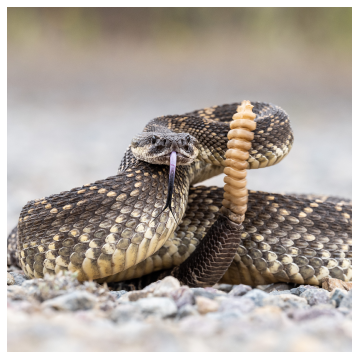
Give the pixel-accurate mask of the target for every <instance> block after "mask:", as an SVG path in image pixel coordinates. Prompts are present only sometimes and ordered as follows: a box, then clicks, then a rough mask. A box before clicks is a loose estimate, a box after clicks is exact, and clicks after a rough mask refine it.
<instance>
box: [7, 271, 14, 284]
mask: <svg viewBox="0 0 359 359" xmlns="http://www.w3.org/2000/svg"><path fill="white" fill-rule="evenodd" d="M14 284H15V279H14V277H13V276H12V275H11V274H10V273H7V285H14Z"/></svg>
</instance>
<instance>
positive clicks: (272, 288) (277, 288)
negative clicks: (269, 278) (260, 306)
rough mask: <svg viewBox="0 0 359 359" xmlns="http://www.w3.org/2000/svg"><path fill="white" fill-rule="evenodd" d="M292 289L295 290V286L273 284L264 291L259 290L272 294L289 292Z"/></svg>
mask: <svg viewBox="0 0 359 359" xmlns="http://www.w3.org/2000/svg"><path fill="white" fill-rule="evenodd" d="M257 288H258V287H257ZM292 288H293V285H289V284H287V283H272V284H269V285H268V286H266V288H264V289H262V288H258V289H261V290H263V291H264V292H266V293H271V292H273V291H287V290H288V291H289V290H290V289H292Z"/></svg>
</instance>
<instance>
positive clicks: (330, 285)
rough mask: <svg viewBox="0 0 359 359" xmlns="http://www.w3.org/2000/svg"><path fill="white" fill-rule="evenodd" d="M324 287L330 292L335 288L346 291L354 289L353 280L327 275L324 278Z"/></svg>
mask: <svg viewBox="0 0 359 359" xmlns="http://www.w3.org/2000/svg"><path fill="white" fill-rule="evenodd" d="M322 287H323V289H326V290H328V291H329V292H331V291H333V290H334V289H335V288H339V289H345V290H346V291H349V290H350V289H352V282H344V281H342V280H340V279H335V278H329V277H327V278H324V280H323V283H322Z"/></svg>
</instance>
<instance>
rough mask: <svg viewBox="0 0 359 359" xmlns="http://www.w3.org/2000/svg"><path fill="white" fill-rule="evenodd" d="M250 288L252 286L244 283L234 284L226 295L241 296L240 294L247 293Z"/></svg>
mask: <svg viewBox="0 0 359 359" xmlns="http://www.w3.org/2000/svg"><path fill="white" fill-rule="evenodd" d="M251 290H252V287H250V286H249V285H244V284H240V285H234V286H233V288H232V290H231V291H230V292H229V294H228V295H230V296H233V297H241V296H242V295H244V294H246V293H248V292H249V291H251Z"/></svg>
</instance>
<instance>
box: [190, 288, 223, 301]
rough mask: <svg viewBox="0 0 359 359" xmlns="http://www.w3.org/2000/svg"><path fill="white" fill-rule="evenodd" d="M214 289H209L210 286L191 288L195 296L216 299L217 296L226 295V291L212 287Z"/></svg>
mask: <svg viewBox="0 0 359 359" xmlns="http://www.w3.org/2000/svg"><path fill="white" fill-rule="evenodd" d="M210 289H212V290H209V289H208V288H191V291H192V293H193V295H194V296H195V297H197V296H201V297H205V298H208V299H214V298H216V297H221V296H225V295H226V293H224V292H221V291H219V290H217V289H214V288H210Z"/></svg>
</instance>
